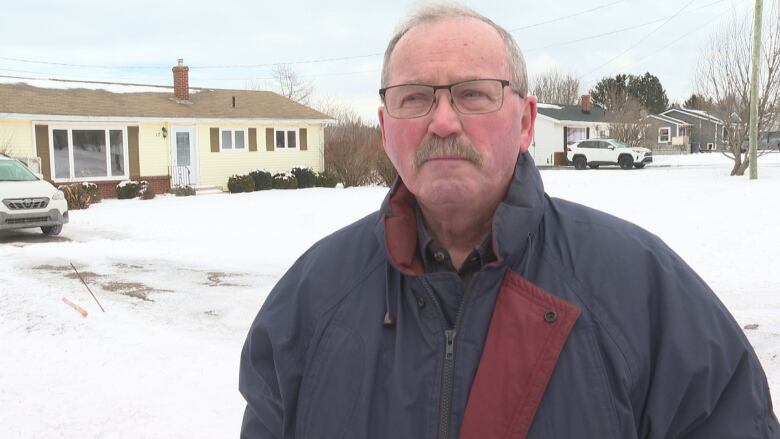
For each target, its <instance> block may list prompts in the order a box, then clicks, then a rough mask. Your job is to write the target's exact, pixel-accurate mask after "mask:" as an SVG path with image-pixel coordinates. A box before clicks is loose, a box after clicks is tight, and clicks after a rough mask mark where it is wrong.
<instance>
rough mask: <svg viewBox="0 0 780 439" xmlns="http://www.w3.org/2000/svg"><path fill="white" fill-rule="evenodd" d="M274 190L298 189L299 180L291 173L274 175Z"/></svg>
mask: <svg viewBox="0 0 780 439" xmlns="http://www.w3.org/2000/svg"><path fill="white" fill-rule="evenodd" d="M273 188H274V189H297V188H298V180H297V179H296V178H295V176H294V175H293V174H291V173H289V172H282V173H280V174H274V180H273Z"/></svg>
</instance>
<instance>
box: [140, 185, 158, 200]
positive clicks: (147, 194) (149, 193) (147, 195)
mask: <svg viewBox="0 0 780 439" xmlns="http://www.w3.org/2000/svg"><path fill="white" fill-rule="evenodd" d="M155 195H157V194H156V193H155V192H154V189H152V186H146V189H145V190H144V191H143V192H141V199H142V200H152V199H154V197H155Z"/></svg>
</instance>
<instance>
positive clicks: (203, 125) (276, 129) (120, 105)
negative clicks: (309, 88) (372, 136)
mask: <svg viewBox="0 0 780 439" xmlns="http://www.w3.org/2000/svg"><path fill="white" fill-rule="evenodd" d="M188 71H189V68H188V67H187V66H184V65H183V64H182V62H181V60H179V64H178V65H177V66H175V67H174V68H173V76H174V86H173V87H172V90H170V89H171V87H159V86H158V87H157V88H152V87H149V86H146V87H142V88H139V87H131V86H128V87H122V88H124V89H125V90H126V91H127V92H122V93H117V92H110V91H106V90H94V89H92V90H91V89H84V88H69V89H63V88H59V89H58V88H41V87H34V86H31V85H28V84H21V83H16V84H0V146H2V145H3V144H5V145H6V148H9V147H10V153H11V154H12V155H14V156H19V157H39V158H40V161H41V168H42V169H41V170H42V174H43V176H44V178H45V179H46V180H49V181H51V182H53V183H54V184H55V185H56V184H63V183H69V182H81V181H88V182H93V183H96V184H97V185H98V186H99V187H100V190H101V194H102V195H103V196H104V197H114V196H115V186H116V184H117V183H119V182H120V181H123V180H128V179H133V180H139V179H142V180H147V181H148V182H149V183H150V185H151V186H152V187H153V188H154V189H155V190H156V191H158V192H161V191H164V190H167V189H168V188H170V187H171V185H178V184H191V185H193V186H196V187H204V186H210V187H219V188H223V189H224V188H225V187H226V185H227V180H228V177H230V176H231V175H233V174H238V173H247V172H249V171H251V170H253V169H265V170H267V171H270V172H285V171H289V170H290V169H292V168H293V167H294V166H310V167H311V168H313V169H314V170H315V171H322V170H323V169H324V155H323V146H324V139H323V137H324V136H323V132H324V127H325V125H327V124H330V123H333V122H335V121H334V120H332V118H331V117H329V116H327V115H325V114H322V113H320V112H318V111H315V110H313V109H311V108H308V107H306V106H304V105H301V104H298V103H296V102H293V101H291V100H289V99H287V98H285V97H282V96H280V95H278V94H276V93H273V92H269V91H249V90H224V89H211V88H190V87H189V79H188ZM60 87H62V85H60ZM93 87H94V85H93ZM102 87H105V88H108V89H111V88H119V87H118V85H116V84H115V85H105V86H102ZM160 90H162V91H160ZM171 91H172V92H171Z"/></svg>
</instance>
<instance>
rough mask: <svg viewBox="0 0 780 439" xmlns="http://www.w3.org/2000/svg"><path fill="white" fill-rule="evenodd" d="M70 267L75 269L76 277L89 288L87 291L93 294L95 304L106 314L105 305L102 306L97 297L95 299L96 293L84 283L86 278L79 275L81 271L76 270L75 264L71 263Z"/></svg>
mask: <svg viewBox="0 0 780 439" xmlns="http://www.w3.org/2000/svg"><path fill="white" fill-rule="evenodd" d="M70 266H71V268H73V271H75V272H76V276H78V277H79V279H81V283H83V284H84V286H85V287H87V291H89V294H92V298H93V299H95V302H97V304H98V306H99V307H100V310H101V311H103V312H106V310H105V309H103V305H101V304H100V302H99V301H98V300H97V297H95V293H93V292H92V290H90V289H89V285H87V283H86V282H84V278H83V277H81V273H79V271H78V270H76V267H75V266H73V262H71V263H70Z"/></svg>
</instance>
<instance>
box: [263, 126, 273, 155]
mask: <svg viewBox="0 0 780 439" xmlns="http://www.w3.org/2000/svg"><path fill="white" fill-rule="evenodd" d="M265 150H266V151H273V150H274V129H273V128H266V129H265Z"/></svg>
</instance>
